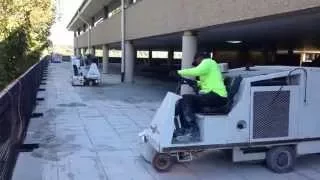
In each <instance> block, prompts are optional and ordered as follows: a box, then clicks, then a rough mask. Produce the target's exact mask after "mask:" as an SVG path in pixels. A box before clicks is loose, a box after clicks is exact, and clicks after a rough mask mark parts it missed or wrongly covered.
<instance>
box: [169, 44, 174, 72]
mask: <svg viewBox="0 0 320 180" xmlns="http://www.w3.org/2000/svg"><path fill="white" fill-rule="evenodd" d="M173 60H174V50H173V49H169V51H168V68H169V69H171V67H172V63H173Z"/></svg>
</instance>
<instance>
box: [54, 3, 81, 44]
mask: <svg viewBox="0 0 320 180" xmlns="http://www.w3.org/2000/svg"><path fill="white" fill-rule="evenodd" d="M56 1H57V4H58V2H59V0H56ZM82 1H83V0H60V8H59V7H57V9H60V12H61V20H60V21H56V23H55V24H54V25H53V26H52V28H51V36H50V39H51V40H52V42H53V44H55V45H73V32H68V30H67V28H66V27H67V25H68V23H69V22H70V20H71V18H72V17H73V15H74V13H75V12H76V11H77V9H78V7H79V6H80V4H81V2H82Z"/></svg>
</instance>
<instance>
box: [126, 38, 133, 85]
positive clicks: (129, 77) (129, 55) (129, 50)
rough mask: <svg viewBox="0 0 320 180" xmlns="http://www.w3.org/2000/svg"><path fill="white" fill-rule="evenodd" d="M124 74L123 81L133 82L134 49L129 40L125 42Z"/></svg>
mask: <svg viewBox="0 0 320 180" xmlns="http://www.w3.org/2000/svg"><path fill="white" fill-rule="evenodd" d="M125 49H126V52H125V74H124V81H125V82H127V83H132V82H133V75H134V63H135V58H136V53H135V49H134V47H133V44H132V42H131V41H126V42H125Z"/></svg>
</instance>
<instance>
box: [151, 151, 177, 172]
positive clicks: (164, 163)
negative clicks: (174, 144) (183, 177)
mask: <svg viewBox="0 0 320 180" xmlns="http://www.w3.org/2000/svg"><path fill="white" fill-rule="evenodd" d="M172 164H173V162H172V157H171V156H170V155H169V154H165V153H156V154H155V155H154V157H153V159H152V166H153V167H154V168H155V169H156V170H157V171H159V172H168V171H169V170H170V169H171V166H172Z"/></svg>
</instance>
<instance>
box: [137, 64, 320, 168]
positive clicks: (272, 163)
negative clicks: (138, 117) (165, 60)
mask: <svg viewBox="0 0 320 180" xmlns="http://www.w3.org/2000/svg"><path fill="white" fill-rule="evenodd" d="M224 77H225V84H226V87H227V90H228V103H227V104H226V105H225V106H224V107H219V108H212V107H202V111H201V113H198V114H197V124H198V127H199V129H200V141H197V142H186V143H177V142H176V141H175V136H174V132H175V130H176V129H177V128H179V127H177V125H176V123H175V121H174V119H175V106H176V103H177V101H178V100H179V99H180V98H181V96H180V95H178V94H175V93H171V92H168V93H167V95H166V97H165V98H164V100H163V102H162V104H161V106H160V108H159V109H158V110H157V112H156V114H155V116H154V118H153V120H152V122H151V125H150V127H149V128H147V129H145V130H144V131H143V132H141V133H140V134H139V136H140V137H141V139H142V141H143V143H142V146H143V148H142V151H141V154H142V156H143V157H144V158H145V159H146V160H147V161H149V162H151V163H152V165H153V167H154V168H155V169H156V170H158V171H169V170H170V168H171V166H172V164H173V162H175V161H178V162H186V161H192V159H193V158H194V155H195V154H196V153H198V152H201V151H206V150H226V151H228V152H232V159H233V162H242V161H252V160H265V161H266V164H267V167H268V168H269V169H271V170H273V171H275V172H277V173H285V172H290V171H292V170H293V168H294V165H295V160H296V157H298V156H301V155H306V154H313V153H319V152H320V120H319V116H320V111H319V109H318V108H319V105H320V96H319V92H320V81H319V80H318V78H319V77H320V68H309V67H308V68H307V67H303V68H301V67H284V66H255V67H251V68H250V69H246V68H238V69H231V70H229V71H228V72H226V73H225V74H224ZM181 81H182V83H187V84H190V85H192V84H193V83H189V82H190V80H186V79H183V78H182V80H181ZM178 124H179V123H178Z"/></svg>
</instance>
